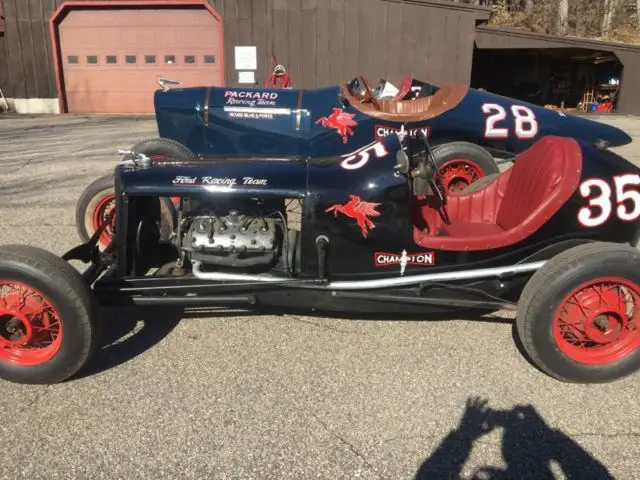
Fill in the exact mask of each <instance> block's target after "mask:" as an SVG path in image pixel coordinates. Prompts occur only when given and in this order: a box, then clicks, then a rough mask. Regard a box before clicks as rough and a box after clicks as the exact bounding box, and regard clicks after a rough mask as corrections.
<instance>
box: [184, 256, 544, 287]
mask: <svg viewBox="0 0 640 480" xmlns="http://www.w3.org/2000/svg"><path fill="white" fill-rule="evenodd" d="M545 263H546V261H540V262H531V263H521V264H516V265H510V266H508V267H494V268H479V269H474V270H462V271H457V272H441V273H426V274H424V275H410V276H406V277H395V278H383V279H377V280H360V281H344V282H341V281H338V282H331V283H328V284H325V285H317V286H314V288H318V289H322V290H373V289H377V288H392V287H406V286H410V285H415V284H419V283H427V282H446V281H456V280H474V279H477V278H490V277H497V278H500V277H503V276H505V275H507V276H508V275H518V274H521V273H529V272H535V271H536V270H538V269H540V268H541V267H542V266H543V265H544V264H545ZM193 275H194V276H195V277H196V278H198V279H199V280H206V281H213V282H215V281H217V282H226V281H236V282H237V281H244V282H291V281H293V280H294V279H288V278H284V277H276V276H273V275H246V274H241V273H224V272H203V271H202V270H201V262H193Z"/></svg>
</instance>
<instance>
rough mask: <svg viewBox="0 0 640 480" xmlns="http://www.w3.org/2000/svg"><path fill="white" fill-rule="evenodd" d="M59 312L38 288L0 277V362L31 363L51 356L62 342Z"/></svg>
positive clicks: (44, 360) (56, 351)
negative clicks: (0, 279) (1, 279)
mask: <svg viewBox="0 0 640 480" xmlns="http://www.w3.org/2000/svg"><path fill="white" fill-rule="evenodd" d="M62 335H63V332H62V323H61V321H60V314H59V313H58V312H57V311H56V309H55V308H54V307H53V305H52V304H51V302H50V301H49V300H48V299H47V297H45V296H44V295H43V294H42V292H40V291H38V290H37V289H35V288H33V287H31V286H29V285H27V284H24V283H21V282H15V281H12V282H9V281H0V362H6V363H10V364H17V365H23V366H27V367H30V366H34V365H40V364H42V363H45V362H47V361H48V360H51V359H52V358H53V357H54V356H55V354H56V353H58V350H60V345H62Z"/></svg>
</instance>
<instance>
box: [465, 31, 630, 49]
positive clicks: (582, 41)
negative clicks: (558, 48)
mask: <svg viewBox="0 0 640 480" xmlns="http://www.w3.org/2000/svg"><path fill="white" fill-rule="evenodd" d="M476 32H480V33H483V32H484V33H493V34H497V35H505V36H510V37H521V38H535V39H537V40H545V41H548V42H554V43H566V44H570V45H578V46H581V45H592V46H594V47H598V48H600V49H603V50H624V51H628V52H636V53H638V52H640V45H635V44H630V43H621V42H606V41H604V40H594V39H591V38H584V37H570V36H565V37H561V36H558V35H549V34H546V33H537V32H529V31H527V30H517V29H513V28H501V27H497V26H494V25H479V26H477V27H476Z"/></svg>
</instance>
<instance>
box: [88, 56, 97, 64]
mask: <svg viewBox="0 0 640 480" xmlns="http://www.w3.org/2000/svg"><path fill="white" fill-rule="evenodd" d="M87 64H89V65H97V64H98V56H97V55H87Z"/></svg>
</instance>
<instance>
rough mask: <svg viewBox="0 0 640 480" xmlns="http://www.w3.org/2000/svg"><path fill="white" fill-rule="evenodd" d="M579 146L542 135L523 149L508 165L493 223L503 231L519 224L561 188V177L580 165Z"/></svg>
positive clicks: (550, 200) (545, 203) (566, 139)
mask: <svg viewBox="0 0 640 480" xmlns="http://www.w3.org/2000/svg"><path fill="white" fill-rule="evenodd" d="M581 164H582V162H581V156H580V147H579V146H578V144H577V143H576V142H575V141H574V140H572V139H568V138H560V137H545V138H543V139H542V140H540V141H539V142H538V143H536V144H535V145H534V146H532V147H531V148H529V149H528V150H527V151H525V152H523V153H522V154H521V155H520V156H519V157H518V158H517V159H516V161H515V163H514V165H513V166H512V167H511V175H510V177H509V183H508V185H507V188H506V190H505V193H504V197H503V198H502V202H501V204H500V209H499V210H498V215H497V218H496V224H497V225H498V226H500V227H501V228H502V229H503V230H510V229H512V228H515V227H517V226H518V225H520V224H521V223H522V222H523V221H524V220H525V219H527V218H528V217H530V216H531V215H532V214H533V213H534V212H535V211H536V210H538V209H542V208H544V207H545V206H546V205H548V204H549V203H550V202H554V201H555V199H556V198H555V197H556V196H557V195H558V194H559V193H560V191H561V190H562V189H561V188H560V186H561V185H562V179H563V177H564V176H565V175H566V176H569V177H575V172H576V171H579V170H580V168H581Z"/></svg>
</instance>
